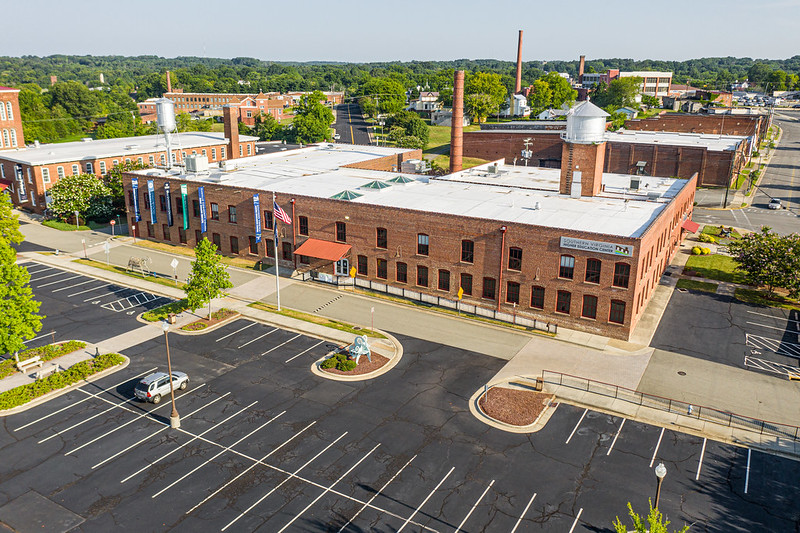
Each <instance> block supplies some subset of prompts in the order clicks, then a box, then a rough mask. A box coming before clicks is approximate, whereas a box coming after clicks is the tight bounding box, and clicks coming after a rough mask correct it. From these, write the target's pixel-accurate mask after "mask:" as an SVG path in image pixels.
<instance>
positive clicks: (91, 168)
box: [86, 162, 94, 174]
mask: <svg viewBox="0 0 800 533" xmlns="http://www.w3.org/2000/svg"><path fill="white" fill-rule="evenodd" d="M86 173H87V174H94V165H92V164H91V163H90V162H87V163H86Z"/></svg>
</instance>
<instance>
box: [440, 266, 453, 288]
mask: <svg viewBox="0 0 800 533" xmlns="http://www.w3.org/2000/svg"><path fill="white" fill-rule="evenodd" d="M439 290H440V291H448V292H449V291H450V271H449V270H439Z"/></svg>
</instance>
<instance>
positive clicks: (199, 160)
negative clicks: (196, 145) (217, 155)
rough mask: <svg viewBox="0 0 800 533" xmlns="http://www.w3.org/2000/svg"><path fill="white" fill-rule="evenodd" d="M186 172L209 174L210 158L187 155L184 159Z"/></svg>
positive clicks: (200, 155)
mask: <svg viewBox="0 0 800 533" xmlns="http://www.w3.org/2000/svg"><path fill="white" fill-rule="evenodd" d="M184 162H185V163H186V172H194V173H197V172H208V157H207V156H204V155H202V154H192V155H187V156H186V157H185V158H184Z"/></svg>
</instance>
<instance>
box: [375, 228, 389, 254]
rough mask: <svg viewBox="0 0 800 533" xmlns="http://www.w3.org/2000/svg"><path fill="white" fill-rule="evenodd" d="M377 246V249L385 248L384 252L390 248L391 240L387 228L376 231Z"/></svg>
mask: <svg viewBox="0 0 800 533" xmlns="http://www.w3.org/2000/svg"><path fill="white" fill-rule="evenodd" d="M375 246H376V247H377V248H383V249H384V250H385V249H387V248H388V247H389V238H388V236H387V231H386V228H377V229H376V230H375Z"/></svg>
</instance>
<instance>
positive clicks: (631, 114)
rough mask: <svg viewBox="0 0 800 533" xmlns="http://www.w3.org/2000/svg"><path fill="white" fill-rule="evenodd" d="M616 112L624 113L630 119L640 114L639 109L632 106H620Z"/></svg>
mask: <svg viewBox="0 0 800 533" xmlns="http://www.w3.org/2000/svg"><path fill="white" fill-rule="evenodd" d="M614 113H623V114H624V115H625V116H626V117H627V120H630V119H632V118H636V115H638V114H639V111H638V110H637V109H634V108H632V107H620V108H619V109H616V110H614Z"/></svg>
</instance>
